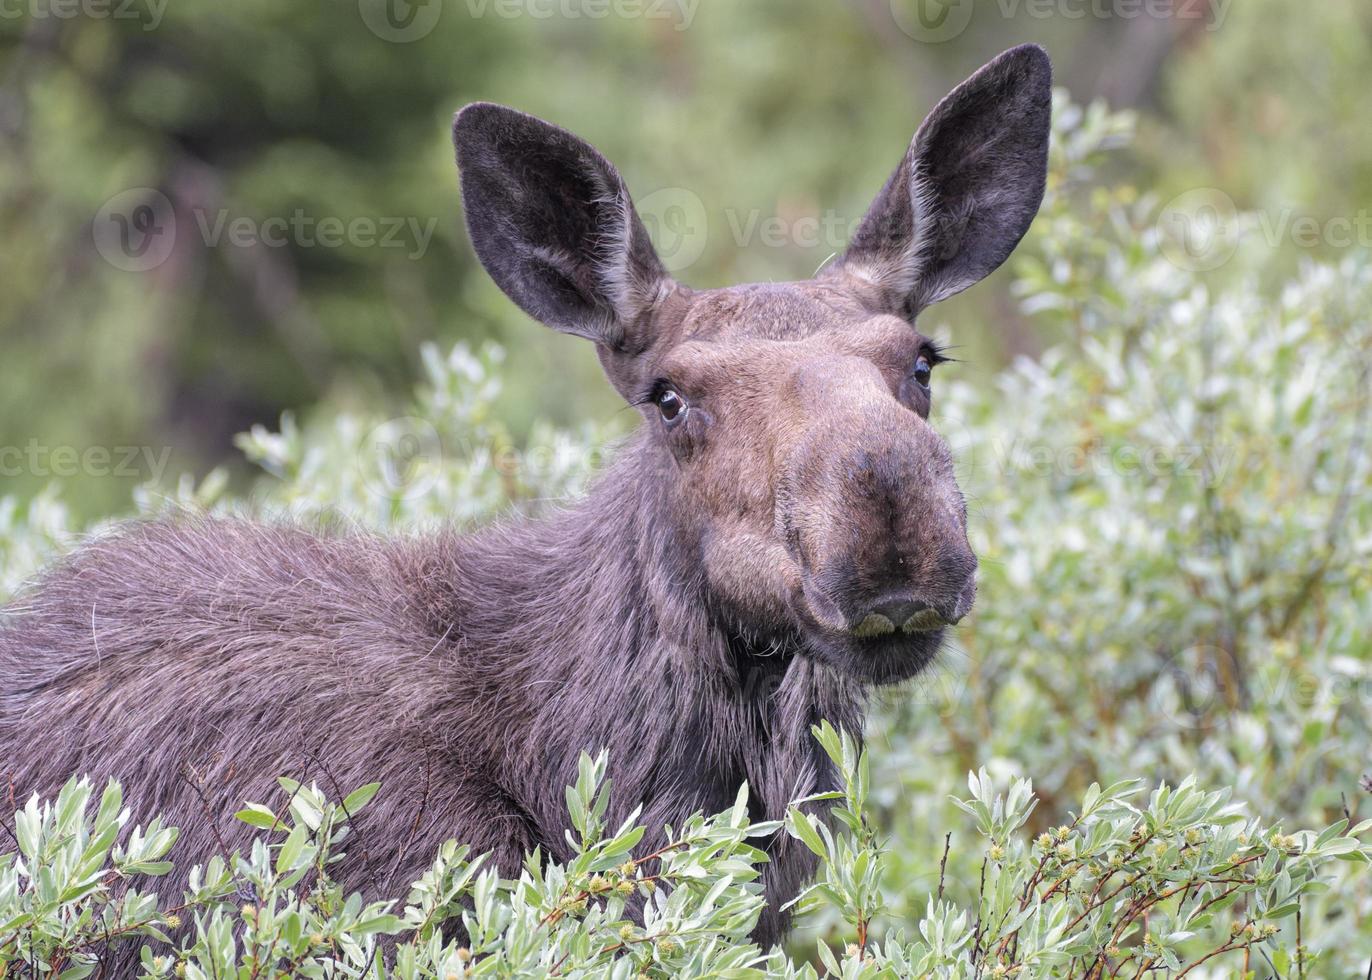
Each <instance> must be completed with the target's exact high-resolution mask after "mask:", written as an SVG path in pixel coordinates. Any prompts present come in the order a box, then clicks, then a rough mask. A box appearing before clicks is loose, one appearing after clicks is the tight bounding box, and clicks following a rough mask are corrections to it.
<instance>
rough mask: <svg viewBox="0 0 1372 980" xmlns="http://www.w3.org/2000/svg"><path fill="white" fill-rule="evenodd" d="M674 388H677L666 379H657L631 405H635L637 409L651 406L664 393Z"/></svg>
mask: <svg viewBox="0 0 1372 980" xmlns="http://www.w3.org/2000/svg"><path fill="white" fill-rule="evenodd" d="M674 387H675V386H674V385H673V384H672V383H671V382H670V381H668V380H667V379H666V378H657V379H656V380H654V381H653V382H652V383H651V384H649V385H648V387H646V388H644V389H642V390H641V392H640V393H639V394H638V395H637V396H635V397H634V399H633V400H632V401H631V402H630V403H629V404H631V405H633V406H634V407H635V408H638V407H639V406H640V405H651V404H653V403H654V402H656V401H657V399H658V396H659V395H661V394H662V393H663V392H664V391H666V390H667V389H668V388H674Z"/></svg>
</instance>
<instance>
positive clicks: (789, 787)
mask: <svg viewBox="0 0 1372 980" xmlns="http://www.w3.org/2000/svg"><path fill="white" fill-rule="evenodd" d="M1048 85H1049V83H1048V68H1047V62H1046V59H1045V58H1044V56H1043V54H1042V52H1040V51H1038V50H1037V49H1031V48H1021V49H1016V50H1015V51H1012V52H1009V53H1007V54H1006V55H1004V56H1002V57H1001V58H1000V59H997V61H996V62H994V63H993V64H991V65H990V66H988V67H987V68H986V69H983V70H982V71H981V72H979V73H978V75H977V76H975V77H974V78H973V79H971V80H970V81H969V82H967V83H966V84H965V85H963V86H962V87H961V88H959V89H958V91H956V92H954V93H953V95H951V96H949V98H948V99H947V100H945V101H944V103H942V104H941V105H940V106H939V107H938V108H937V109H936V110H935V111H934V113H933V114H932V115H931V116H930V119H929V120H928V121H927V122H926V123H925V124H924V126H923V127H921V129H920V132H919V133H918V134H917V135H916V138H915V141H914V143H913V144H912V145H911V148H910V151H909V152H908V153H907V155H906V158H905V160H904V161H902V163H901V165H900V167H899V168H898V169H897V171H896V173H895V175H893V177H892V180H891V182H889V183H888V184H887V186H886V188H885V189H884V190H883V191H882V194H881V195H880V196H879V197H878V199H877V201H876V203H875V204H874V205H873V208H872V211H871V213H870V214H869V215H868V217H867V219H865V221H864V222H863V224H862V226H861V227H860V229H859V232H858V234H857V236H856V238H855V240H854V243H853V246H852V247H851V248H850V250H849V252H848V253H847V254H846V255H845V256H844V257H843V258H842V259H841V260H840V261H839V262H838V263H836V264H835V265H834V266H833V267H831V268H830V269H829V270H827V271H826V272H825V273H824V274H823V275H822V276H821V277H820V278H819V279H817V280H815V281H812V282H807V283H791V284H775V285H754V286H739V287H734V288H730V289H724V290H715V291H706V292H697V291H693V290H690V289H688V288H686V287H684V286H681V285H680V284H677V283H675V282H673V281H671V280H670V279H668V278H667V277H666V275H665V273H664V272H663V270H662V267H661V264H660V263H659V262H658V260H657V258H656V256H655V255H654V254H653V251H652V247H651V245H650V244H649V243H648V241H647V237H646V234H644V233H643V229H642V225H641V223H640V222H639V220H638V217H637V215H636V214H635V213H634V211H633V206H632V204H631V203H630V201H629V198H628V194H627V191H626V190H625V189H624V186H623V182H622V180H620V178H619V176H618V174H617V173H616V172H615V171H614V169H613V168H612V167H610V165H609V164H608V163H607V162H606V161H605V160H604V159H603V158H601V157H600V156H599V154H597V153H596V152H595V150H593V149H592V148H591V147H589V146H588V145H587V144H585V143H583V142H581V141H580V140H577V139H576V138H575V137H573V136H571V135H570V134H568V133H565V132H563V131H562V130H558V129H556V128H555V127H552V126H549V125H548V124H546V123H543V122H540V121H538V120H535V119H533V118H532V117H529V116H524V115H522V114H519V113H516V112H513V111H512V110H508V109H502V108H500V107H495V106H489V105H477V106H473V107H469V108H468V109H467V110H465V111H464V112H463V113H462V114H461V115H460V116H459V118H458V121H457V124H456V127H455V134H456V140H457V147H458V158H459V165H460V167H461V169H462V173H463V191H464V200H465V202H466V208H467V217H468V224H469V227H470V229H471V234H472V238H473V242H474V244H475V247H476V250H477V254H478V255H479V256H480V258H481V260H482V261H483V263H484V264H485V265H486V267H487V269H488V270H490V272H491V274H492V276H493V277H494V278H495V279H496V281H497V282H498V283H499V284H500V285H501V286H502V287H503V288H505V289H506V291H507V292H508V293H509V294H510V295H511V297H512V298H513V299H515V301H516V302H518V303H519V304H520V305H521V306H522V307H523V308H524V309H526V310H528V311H529V312H530V313H532V314H533V315H535V316H537V317H538V318H540V319H542V320H544V321H545V322H547V323H549V324H550V325H551V326H554V327H556V328H557V329H561V330H566V331H568V332H572V333H577V334H580V335H583V336H586V337H588V338H590V339H591V340H593V341H594V342H596V343H597V345H598V350H599V352H600V356H601V359H602V362H603V363H604V365H605V368H606V371H607V374H608V375H609V377H610V379H611V381H612V382H613V383H614V384H615V385H616V387H617V388H618V389H619V390H620V391H621V392H622V393H624V395H625V396H626V398H628V399H630V400H631V401H632V402H634V403H635V404H636V405H638V407H639V410H640V411H641V412H642V414H643V416H644V424H643V425H642V426H641V428H640V429H639V431H638V433H637V434H636V435H635V436H634V437H633V439H632V440H631V441H630V443H629V445H628V446H627V447H625V449H624V451H623V452H622V453H621V454H620V456H619V458H618V461H617V462H616V464H615V465H614V466H613V467H612V468H611V469H610V470H609V472H608V473H607V474H606V475H605V476H604V477H603V478H602V479H601V480H600V482H599V483H598V485H597V486H596V487H595V489H594V490H593V492H592V493H591V494H590V495H589V496H588V497H587V498H586V499H585V500H584V501H582V502H581V503H579V504H577V505H576V506H574V507H572V508H570V509H568V510H566V511H564V512H560V513H557V514H555V515H553V516H551V517H549V518H546V519H544V520H540V521H536V522H527V523H516V524H511V525H509V526H502V527H495V528H491V529H488V530H486V531H484V532H481V533H479V534H476V535H473V536H465V537H464V536H459V535H456V534H452V533H445V534H440V535H437V536H434V537H426V538H415V539H412V540H406V539H386V538H380V537H375V536H370V535H365V534H357V533H347V534H333V535H330V534H320V533H314V532H311V531H307V530H304V529H298V528H293V527H286V526H261V525H257V524H253V523H248V522H243V521H228V520H208V519H197V518H192V517H184V518H181V519H177V520H169V521H158V522H149V523H134V524H130V525H126V526H125V527H123V528H122V529H120V530H118V531H116V532H115V533H113V534H110V535H108V536H105V537H102V538H100V539H98V540H95V541H92V542H90V543H89V544H87V545H86V546H84V547H83V548H81V549H79V550H78V551H77V552H76V553H75V554H73V555H72V556H71V557H69V558H68V559H66V560H65V561H63V562H62V563H60V564H59V565H57V567H55V568H53V569H52V570H51V571H49V572H48V573H47V574H46V575H45V576H43V577H42V578H41V579H40V580H39V581H38V582H36V583H35V584H34V585H33V586H32V588H30V589H29V590H28V591H27V592H26V593H25V594H24V595H23V596H22V597H21V598H20V599H19V600H18V601H16V602H15V603H14V604H13V605H12V606H10V607H9V608H8V609H6V610H5V612H4V616H3V619H0V672H2V673H3V677H4V683H3V687H2V688H0V771H2V772H4V773H7V774H8V775H9V776H11V777H12V778H13V779H14V781H15V785H16V788H17V790H18V792H19V793H20V794H22V795H27V794H29V793H33V792H39V793H52V792H53V791H54V790H55V789H56V788H57V787H58V786H59V785H60V784H61V783H62V781H63V780H64V779H66V777H67V776H68V775H69V774H71V773H88V774H90V775H92V776H95V777H97V778H100V779H103V778H105V777H114V778H118V779H120V780H122V781H123V783H124V786H125V791H126V798H127V799H128V800H129V801H130V802H131V803H132V804H133V806H134V807H135V810H136V813H137V817H138V819H140V820H144V821H145V820H146V819H148V818H149V817H150V816H152V815H153V814H154V813H163V814H165V815H166V816H167V818H168V819H169V821H170V822H171V823H174V824H176V825H178V826H180V827H181V828H182V829H183V836H182V839H181V841H180V842H179V843H178V845H177V848H176V850H175V852H174V855H173V856H174V857H175V859H176V860H177V861H178V866H179V867H180V868H181V869H185V868H187V867H188V866H189V865H190V864H192V863H194V862H197V861H202V860H204V859H205V858H206V857H207V856H208V855H210V854H212V853H213V852H215V851H216V850H217V849H219V848H221V847H224V846H227V847H230V848H232V847H241V846H243V844H244V843H245V842H246V841H247V839H248V838H249V836H250V834H251V832H250V830H249V829H248V828H246V827H244V826H243V825H241V824H237V823H235V822H234V820H233V819H232V817H231V814H232V813H233V811H234V810H235V809H236V808H237V806H238V805H239V804H240V803H241V802H242V801H243V800H245V799H252V800H261V801H268V800H270V799H271V798H272V797H273V795H274V789H273V777H275V776H276V775H278V774H292V775H295V776H297V777H303V778H306V779H314V780H317V781H319V782H320V783H321V784H322V785H323V786H324V788H325V789H326V790H328V791H330V792H334V793H337V792H338V791H339V790H340V789H343V790H346V789H351V788H353V787H355V786H357V785H360V784H361V783H364V782H367V781H370V780H380V781H381V782H382V785H383V789H382V792H381V794H380V796H379V797H378V798H377V800H376V802H375V803H373V805H372V808H371V809H369V811H368V812H367V813H366V814H364V815H363V817H362V818H361V819H360V821H359V826H358V828H357V829H358V834H357V837H356V839H355V840H354V841H353V843H352V847H351V849H350V852H349V855H348V859H347V861H346V863H344V864H343V865H342V866H341V867H340V872H339V873H340V874H341V876H342V880H343V881H344V882H345V883H346V884H347V885H349V886H350V887H371V888H373V889H375V890H376V891H377V892H379V893H381V894H397V895H398V894H399V893H400V891H401V890H402V889H403V887H404V885H405V884H406V883H408V882H409V881H410V880H412V879H413V878H414V877H415V876H416V875H417V874H419V873H420V872H421V871H422V870H423V869H424V867H425V866H426V865H427V863H428V862H429V861H430V860H431V858H432V855H433V853H434V851H435V849H436V847H437V845H438V844H439V843H440V842H441V841H443V840H445V839H447V838H450V837H456V838H459V839H460V840H463V841H464V842H467V843H470V844H472V845H473V846H474V848H475V849H476V850H477V851H485V850H489V851H492V852H493V854H494V857H495V860H496V861H497V862H498V864H499V865H500V867H501V868H503V869H504V870H505V871H507V872H513V871H514V870H515V869H516V868H517V867H518V863H519V860H520V858H521V856H522V855H523V854H524V853H525V852H527V851H528V850H530V849H532V848H533V847H535V846H538V847H541V848H543V850H544V852H545V853H546V854H549V855H552V856H553V857H556V858H565V857H567V845H566V843H565V841H564V839H563V834H562V829H563V827H564V823H565V814H564V809H563V797H562V788H563V787H564V786H565V785H566V784H567V783H569V782H570V781H571V780H572V779H573V778H574V775H575V770H576V759H577V756H578V754H579V753H580V752H582V751H584V750H590V751H595V750H597V749H599V748H601V747H607V748H609V749H610V751H611V760H612V763H611V775H612V776H613V778H614V780H615V800H614V808H615V813H614V814H612V816H622V815H623V814H625V813H627V811H628V810H629V809H630V808H632V807H635V806H642V807H643V808H644V810H643V817H642V819H643V822H644V823H645V824H646V825H647V826H648V827H649V828H650V831H652V830H658V829H659V828H661V827H662V825H663V823H664V822H672V823H676V824H680V822H681V820H682V819H683V818H684V817H685V816H687V815H688V814H690V813H691V812H693V811H696V810H705V811H710V812H713V811H716V810H719V809H722V808H724V807H725V806H726V805H727V804H728V803H730V802H731V801H732V799H733V796H734V794H735V792H736V791H737V788H738V786H739V784H740V783H742V782H743V781H745V780H746V781H748V782H749V783H750V784H751V786H752V789H753V799H754V813H755V816H756V817H758V818H775V817H778V816H780V815H781V814H782V813H783V811H784V808H785V805H786V803H787V801H789V800H791V799H793V798H795V797H798V796H801V795H805V794H809V793H813V792H815V791H817V790H821V789H824V788H827V787H829V786H830V785H831V782H832V779H833V774H832V772H831V771H830V769H829V766H828V764H827V763H826V761H825V760H824V759H823V757H822V755H821V754H820V753H819V752H818V751H817V747H816V746H815V744H814V743H813V740H812V738H811V736H810V734H809V728H810V726H811V725H812V724H814V723H816V722H817V721H819V720H820V719H822V718H827V719H829V720H830V721H832V722H834V723H835V724H837V725H842V726H845V727H847V728H848V729H849V730H852V731H857V730H860V727H861V721H862V706H863V699H864V695H865V692H866V691H867V690H868V689H869V688H870V687H871V686H872V685H874V684H884V683H890V682H894V681H899V680H902V679H905V678H908V677H911V676H913V675H914V674H916V673H917V672H918V671H920V670H921V669H922V668H924V667H925V665H927V664H928V663H929V661H930V660H931V658H933V656H934V655H935V653H936V651H937V650H938V647H939V644H940V642H941V638H942V634H943V630H944V628H945V627H946V626H947V625H948V624H950V623H954V622H956V621H957V620H958V619H960V618H961V617H962V616H963V615H965V614H966V613H967V611H968V609H969V608H970V606H971V603H972V598H973V595H974V592H975V583H974V571H975V567H976V559H975V558H974V557H973V555H972V552H971V550H970V548H969V546H968V544H967V536H966V514H965V509H964V507H963V502H962V497H961V494H960V493H959V492H958V489H957V485H956V483H955V481H954V478H953V472H952V466H951V461H950V457H949V452H948V449H947V447H946V445H945V444H944V443H943V441H942V440H941V439H940V438H939V437H938V435H937V434H936V433H935V432H934V430H933V428H932V427H931V426H930V424H929V422H928V417H929V411H930V404H931V394H930V391H929V390H928V388H927V387H926V386H925V385H924V384H923V383H921V381H920V378H921V377H922V376H921V375H920V373H919V372H920V370H921V368H920V362H921V358H923V359H924V360H925V362H927V363H929V364H932V363H936V362H937V361H938V359H939V358H938V355H937V352H936V351H935V350H934V348H933V346H932V345H931V344H930V343H929V341H928V339H927V338H925V337H923V336H922V335H921V334H920V333H919V332H918V331H917V330H916V329H915V327H914V324H913V320H914V316H915V315H916V314H917V313H918V311H919V310H920V309H922V308H923V306H924V305H927V303H929V302H933V301H936V300H937V299H940V298H942V297H943V296H945V295H949V294H951V293H952V292H956V291H957V290H958V289H960V288H963V287H965V286H966V285H969V284H970V283H971V282H974V281H976V280H977V279H980V278H981V277H982V276H984V275H986V274H987V273H988V272H990V271H991V270H992V269H994V268H995V267H996V266H997V265H999V264H1000V262H1001V261H1003V259H1004V258H1005V256H1006V255H1008V254H1009V252H1010V250H1011V249H1012V248H1013V247H1014V245H1015V243H1016V242H1017V241H1018V240H1019V237H1020V236H1021V235H1022V234H1023V233H1024V230H1025V228H1027V226H1028V222H1029V220H1030V219H1031V218H1032V216H1033V213H1034V211H1035V209H1036V208H1037V206H1038V202H1039V199H1040V197H1041V195H1042V190H1043V171H1044V165H1045V157H1046V151H1047V111H1048V110H1047V106H1048V101H1049V88H1048ZM668 392H671V393H673V395H672V397H674V398H676V399H677V400H678V401H679V403H680V406H681V410H680V411H679V412H675V413H671V414H672V415H673V417H672V418H671V419H670V420H669V418H668V417H667V416H668V414H669V413H668V412H667V410H666V409H665V408H664V406H666V405H668V404H674V403H673V402H672V401H671V399H670V398H668V395H667V393H668ZM658 842H659V841H657V840H655V839H654V838H653V837H652V836H651V835H650V837H649V838H648V839H647V840H645V843H644V846H645V847H646V848H649V849H651V848H652V847H653V846H654V844H655V843H658ZM769 849H770V851H771V857H772V864H771V865H770V866H769V868H768V870H767V872H766V875H765V885H766V890H767V897H768V901H769V907H768V910H767V912H766V913H765V915H764V917H763V920H762V922H761V924H760V926H759V928H758V931H757V938H758V939H759V940H760V941H762V942H764V943H768V942H771V941H773V940H775V939H776V938H777V937H778V936H779V935H780V934H781V931H782V929H783V928H784V925H785V916H784V915H783V914H782V913H781V912H780V911H779V907H780V905H781V904H782V902H783V901H784V900H785V899H787V898H789V897H791V896H792V895H794V894H795V892H796V891H797V889H798V888H799V887H800V885H801V884H802V882H803V881H804V879H805V877H806V876H807V875H808V874H809V873H810V872H811V871H812V869H813V860H812V858H811V857H810V856H809V855H808V852H806V851H805V849H804V848H803V847H797V846H796V845H795V844H794V842H792V841H790V840H789V839H786V838H784V837H778V838H776V839H774V840H772V841H771V842H770V846H769ZM173 880H176V881H179V880H184V878H183V877H182V878H177V879H173Z"/></svg>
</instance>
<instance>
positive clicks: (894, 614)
mask: <svg viewBox="0 0 1372 980" xmlns="http://www.w3.org/2000/svg"><path fill="white" fill-rule="evenodd" d="M930 608H931V607H930V606H929V604H928V603H927V602H920V601H918V600H916V599H911V598H910V597H908V596H901V597H898V598H891V599H887V600H885V601H883V602H878V603H877V604H876V605H874V606H872V608H871V609H870V610H869V614H875V615H877V616H885V617H886V618H887V619H888V620H890V621H891V623H892V624H894V625H895V626H896V627H897V628H899V627H901V626H904V625H905V624H906V623H907V622H909V621H910V619H911V618H913V617H914V616H916V615H918V614H919V613H922V612H926V611H929V610H930Z"/></svg>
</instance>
